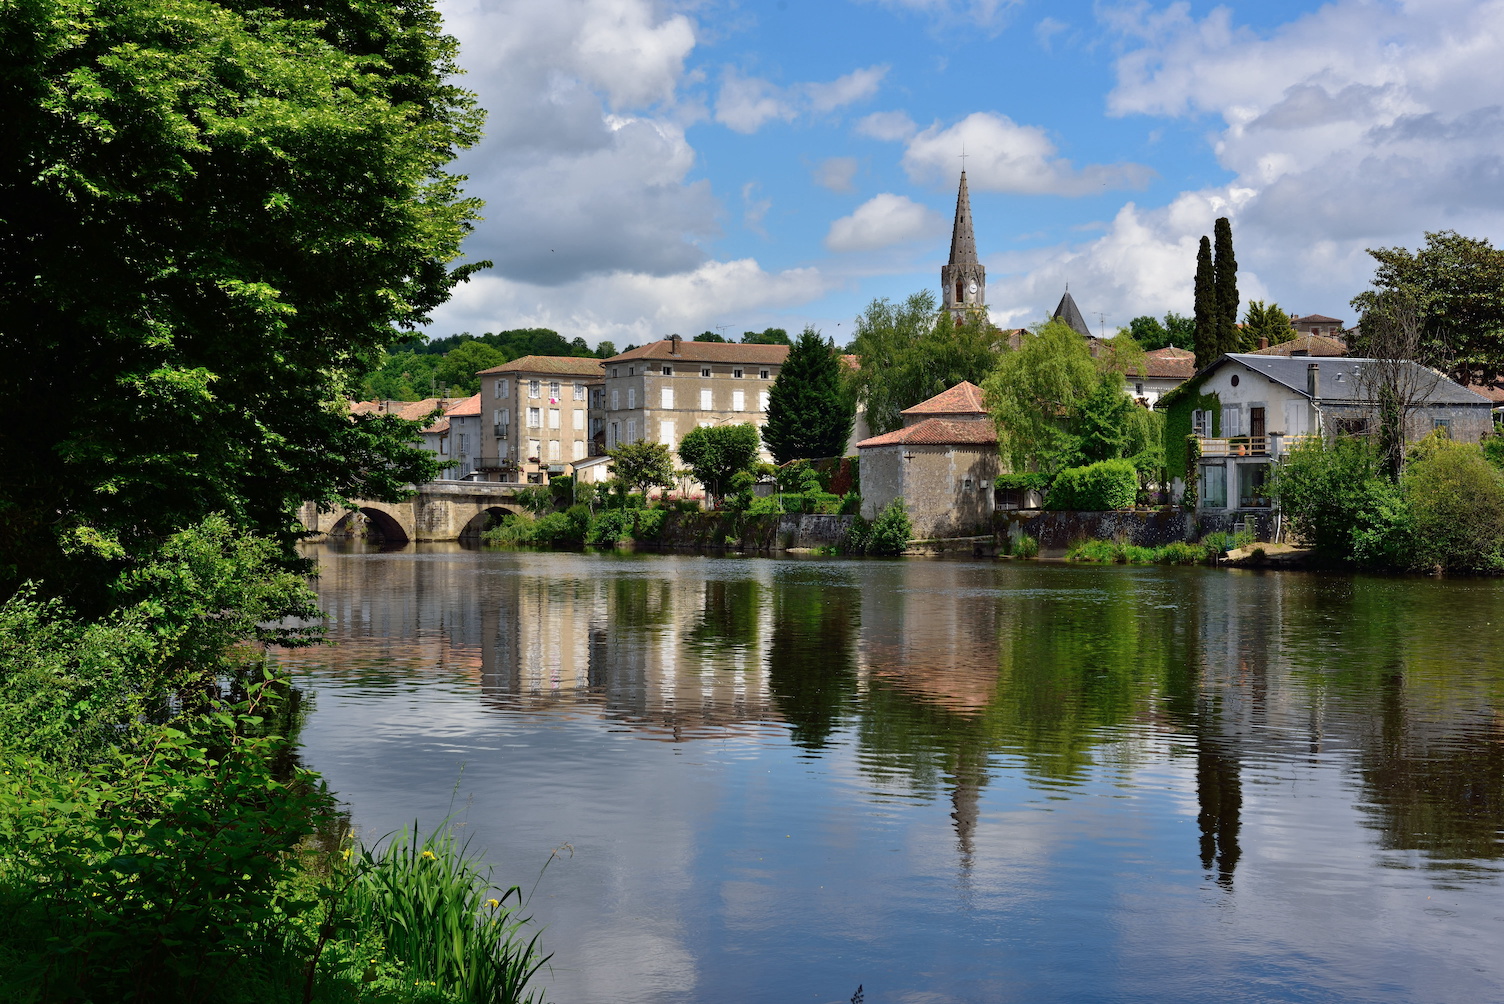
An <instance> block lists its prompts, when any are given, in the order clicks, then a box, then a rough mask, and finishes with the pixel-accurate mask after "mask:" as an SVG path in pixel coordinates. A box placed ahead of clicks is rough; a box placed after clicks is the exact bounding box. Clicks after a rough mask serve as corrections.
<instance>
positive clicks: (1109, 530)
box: [993, 508, 1274, 554]
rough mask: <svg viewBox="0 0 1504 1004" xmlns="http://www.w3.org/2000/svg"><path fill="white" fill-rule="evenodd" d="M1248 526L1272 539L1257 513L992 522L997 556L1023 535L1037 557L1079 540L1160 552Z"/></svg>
mask: <svg viewBox="0 0 1504 1004" xmlns="http://www.w3.org/2000/svg"><path fill="white" fill-rule="evenodd" d="M1244 521H1247V522H1248V523H1250V524H1252V526H1253V531H1254V535H1255V536H1256V537H1257V538H1258V539H1259V540H1268V539H1270V537H1271V536H1272V534H1273V531H1274V526H1273V516H1272V514H1271V513H1269V512H1267V511H1259V512H1231V513H1226V512H1199V513H1191V512H1185V511H1184V510H1182V509H1178V508H1176V509H1154V510H1131V511H1124V512H1048V511H1044V510H1038V509H1035V510H1027V509H1025V510H1019V511H1017V512H999V513H997V514H996V516H994V517H993V527H994V530H995V532H996V534H997V546H998V549H999V550H1000V551H1002V550H1009V549H1010V548H1009V539H1010V538H1012V537H1014V536H1016V535H1018V534H1021V533H1022V534H1028V535H1029V536H1030V537H1033V538H1034V539H1035V540H1037V541H1039V551H1040V553H1041V554H1044V553H1047V552H1049V553H1056V554H1058V553H1061V552H1064V551H1065V550H1066V549H1067V548H1069V547H1070V546H1071V545H1072V544H1074V543H1076V542H1077V541H1079V540H1090V539H1092V538H1096V539H1100V540H1121V541H1123V542H1124V543H1127V544H1137V545H1139V546H1140V547H1160V546H1162V545H1164V544H1169V543H1171V542H1173V541H1177V540H1182V541H1197V540H1200V539H1201V538H1202V537H1204V536H1206V535H1207V534H1209V533H1215V532H1217V531H1219V530H1220V531H1223V532H1229V533H1230V532H1232V530H1233V528H1234V526H1235V525H1236V524H1238V523H1241V522H1244Z"/></svg>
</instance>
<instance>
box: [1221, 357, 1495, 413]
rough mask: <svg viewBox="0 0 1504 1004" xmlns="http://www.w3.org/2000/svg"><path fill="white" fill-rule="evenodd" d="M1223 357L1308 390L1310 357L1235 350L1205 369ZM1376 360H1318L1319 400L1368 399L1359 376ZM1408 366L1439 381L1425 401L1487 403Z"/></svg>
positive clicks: (1441, 378) (1293, 387)
mask: <svg viewBox="0 0 1504 1004" xmlns="http://www.w3.org/2000/svg"><path fill="white" fill-rule="evenodd" d="M1224 360H1231V361H1232V362H1236V363H1241V364H1242V365H1244V366H1246V367H1248V368H1249V369H1251V370H1253V371H1254V372H1256V373H1262V374H1263V375H1264V376H1266V377H1268V378H1269V379H1271V380H1273V381H1274V382H1275V383H1280V384H1284V385H1285V386H1286V387H1288V388H1290V389H1291V390H1293V391H1296V392H1297V393H1300V394H1305V393H1306V367H1307V366H1309V365H1311V363H1312V361H1313V360H1312V359H1311V358H1310V357H1308V356H1262V355H1257V354H1255V353H1242V352H1234V353H1229V354H1227V355H1225V356H1222V357H1221V358H1220V359H1218V360H1216V361H1215V362H1213V363H1212V364H1211V365H1210V366H1208V367H1207V368H1206V370H1205V371H1203V372H1206V371H1209V370H1211V369H1213V368H1215V367H1217V366H1219V365H1221V364H1222V362H1223V361H1224ZM1374 361H1375V360H1373V359H1362V358H1353V357H1351V356H1346V357H1341V358H1327V359H1322V360H1321V361H1320V362H1318V363H1317V365H1318V366H1320V367H1321V369H1320V374H1321V393H1320V395H1318V399H1319V400H1322V401H1360V400H1366V398H1364V397H1361V396H1359V395H1361V393H1362V391H1361V390H1360V386H1361V379H1360V377H1361V373H1362V369H1363V367H1364V365H1365V364H1367V363H1372V362H1374ZM1406 365H1407V366H1411V367H1414V368H1415V369H1418V370H1425V372H1426V373H1428V374H1433V375H1434V378H1435V380H1436V384H1435V385H1434V386H1433V387H1432V389H1431V393H1430V394H1429V395H1427V397H1426V399H1425V401H1424V403H1425V404H1484V403H1487V401H1488V399H1487V398H1485V397H1484V396H1483V395H1481V394H1478V393H1475V392H1474V391H1471V390H1468V389H1467V388H1466V387H1463V386H1462V385H1461V384H1457V383H1453V382H1452V381H1451V380H1448V379H1447V378H1446V377H1444V376H1442V375H1441V374H1440V373H1436V371H1435V370H1426V368H1425V367H1423V366H1421V365H1420V363H1415V362H1411V363H1407V364H1406Z"/></svg>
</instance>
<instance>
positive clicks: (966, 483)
mask: <svg viewBox="0 0 1504 1004" xmlns="http://www.w3.org/2000/svg"><path fill="white" fill-rule="evenodd" d="M961 490H962V491H963V492H969V491H973V490H974V489H973V488H972V485H971V478H962V479H961Z"/></svg>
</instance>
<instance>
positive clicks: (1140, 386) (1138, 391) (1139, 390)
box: [1133, 383, 1144, 397]
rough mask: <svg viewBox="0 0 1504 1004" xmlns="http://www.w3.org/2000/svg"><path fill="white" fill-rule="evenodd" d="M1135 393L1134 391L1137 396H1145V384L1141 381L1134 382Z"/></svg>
mask: <svg viewBox="0 0 1504 1004" xmlns="http://www.w3.org/2000/svg"><path fill="white" fill-rule="evenodd" d="M1133 393H1134V395H1135V396H1136V397H1143V396H1144V385H1143V384H1141V383H1136V384H1134V385H1133Z"/></svg>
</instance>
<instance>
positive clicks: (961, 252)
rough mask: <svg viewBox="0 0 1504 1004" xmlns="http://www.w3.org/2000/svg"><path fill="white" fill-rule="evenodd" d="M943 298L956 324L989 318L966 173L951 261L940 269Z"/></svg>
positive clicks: (953, 227)
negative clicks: (973, 231) (970, 318)
mask: <svg viewBox="0 0 1504 1004" xmlns="http://www.w3.org/2000/svg"><path fill="white" fill-rule="evenodd" d="M940 296H941V299H942V300H943V301H944V308H945V309H946V310H948V311H950V316H951V318H952V319H953V320H955V321H957V322H960V321H964V320H966V319H967V318H968V317H971V316H980V317H981V318H982V319H984V320H985V319H986V317H987V269H986V268H984V267H983V266H982V263H981V261H980V260H978V258H977V239H976V235H975V234H973V233H972V227H971V196H970V195H968V194H967V191H966V171H965V170H962V171H961V188H960V190H959V191H958V192H957V193H956V219H955V222H954V223H953V224H952V225H951V231H950V261H949V263H947V264H945V265H943V266H941V268H940Z"/></svg>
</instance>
